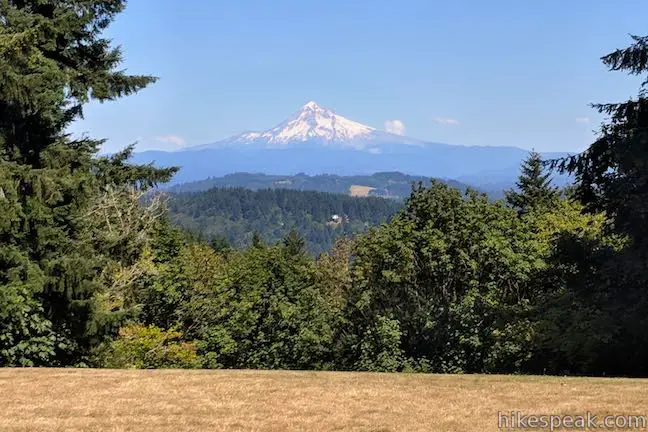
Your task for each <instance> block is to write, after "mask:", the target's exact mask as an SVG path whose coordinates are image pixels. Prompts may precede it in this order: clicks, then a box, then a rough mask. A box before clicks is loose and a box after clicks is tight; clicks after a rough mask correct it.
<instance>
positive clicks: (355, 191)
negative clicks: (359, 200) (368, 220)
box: [349, 185, 375, 197]
mask: <svg viewBox="0 0 648 432" xmlns="http://www.w3.org/2000/svg"><path fill="white" fill-rule="evenodd" d="M374 189H375V188H372V187H369V186H360V185H351V186H350V187H349V193H350V194H351V196H354V197H368V196H369V192H371V191H372V190H374Z"/></svg>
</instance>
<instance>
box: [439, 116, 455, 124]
mask: <svg viewBox="0 0 648 432" xmlns="http://www.w3.org/2000/svg"><path fill="white" fill-rule="evenodd" d="M434 121H435V122H437V123H439V124H442V125H458V124H459V120H457V119H453V118H447V117H434Z"/></svg>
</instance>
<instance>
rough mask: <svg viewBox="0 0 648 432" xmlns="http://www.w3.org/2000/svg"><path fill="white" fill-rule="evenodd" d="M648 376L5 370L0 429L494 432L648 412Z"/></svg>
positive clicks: (0, 375)
mask: <svg viewBox="0 0 648 432" xmlns="http://www.w3.org/2000/svg"><path fill="white" fill-rule="evenodd" d="M647 401H648V380H634V379H606V378H600V379H599V378H596V379H591V378H560V377H524V376H484V375H423V374H378V373H375V374H374V373H344V372H339V373H338V372H274V371H181V370H150V371H118V370H92V369H87V370H83V369H0V407H1V408H0V430H1V431H82V430H83V431H173V432H177V431H183V430H195V431H220V430H226V431H230V430H231V431H238V430H246V431H444V432H451V431H457V432H466V431H480V432H481V431H495V430H498V412H501V411H503V412H509V413H510V411H522V412H524V413H527V414H551V413H556V414H574V415H576V414H581V413H582V414H584V413H586V412H587V411H590V412H592V413H594V414H599V415H608V414H614V415H621V414H644V415H645V414H648V402H647Z"/></svg>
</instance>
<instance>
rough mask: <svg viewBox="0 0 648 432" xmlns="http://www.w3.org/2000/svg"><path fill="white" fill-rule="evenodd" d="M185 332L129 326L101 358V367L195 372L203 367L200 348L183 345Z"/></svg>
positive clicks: (186, 343) (105, 350)
mask: <svg viewBox="0 0 648 432" xmlns="http://www.w3.org/2000/svg"><path fill="white" fill-rule="evenodd" d="M181 338H182V333H180V332H177V331H173V330H167V331H163V330H161V329H159V328H157V327H155V326H141V325H129V326H125V327H122V328H121V329H120V330H119V336H118V337H117V339H115V340H113V341H112V342H110V343H109V344H108V345H107V346H106V347H104V348H103V349H102V350H101V352H100V354H99V355H98V359H97V361H98V364H99V365H100V366H101V367H107V368H112V369H158V368H181V369H191V368H196V367H199V366H200V360H199V358H198V355H197V354H196V346H195V344H194V343H191V342H182V340H181Z"/></svg>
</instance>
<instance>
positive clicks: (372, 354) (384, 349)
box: [356, 316, 404, 372]
mask: <svg viewBox="0 0 648 432" xmlns="http://www.w3.org/2000/svg"><path fill="white" fill-rule="evenodd" d="M403 365H404V356H403V350H402V349H401V330H400V326H399V324H398V321H397V320H395V319H389V318H386V317H383V316H378V317H377V318H376V325H375V326H373V327H371V328H368V329H367V331H366V332H365V334H364V335H362V340H361V342H360V359H359V360H358V363H357V365H356V369H357V370H361V371H372V372H398V371H400V370H401V369H402V368H403Z"/></svg>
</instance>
